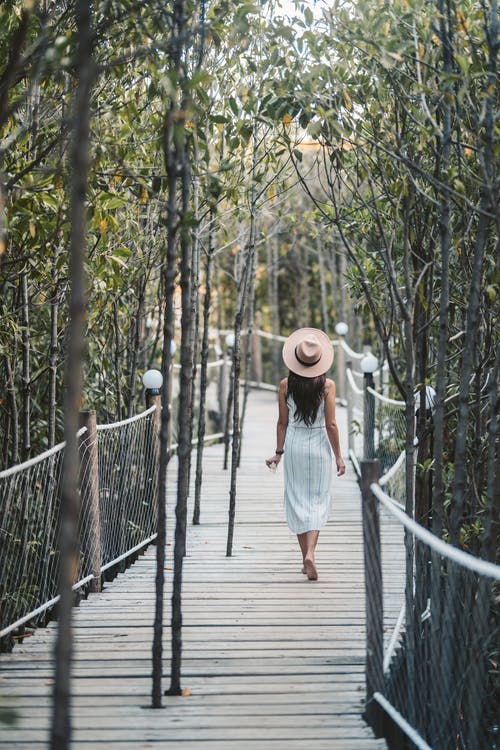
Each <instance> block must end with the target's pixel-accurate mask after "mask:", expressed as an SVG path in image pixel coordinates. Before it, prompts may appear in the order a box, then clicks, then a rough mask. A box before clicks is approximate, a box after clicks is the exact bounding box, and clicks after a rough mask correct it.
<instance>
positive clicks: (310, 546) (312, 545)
mask: <svg viewBox="0 0 500 750" xmlns="http://www.w3.org/2000/svg"><path fill="white" fill-rule="evenodd" d="M318 537H319V531H316V530H312V531H306V532H304V533H303V534H297V539H298V540H299V544H300V549H301V551H302V559H303V561H304V567H303V568H302V572H303V573H304V574H305V575H307V577H308V578H309V580H310V581H316V580H317V578H318V572H317V570H316V566H315V564H314V553H315V551H316V545H317V543H318Z"/></svg>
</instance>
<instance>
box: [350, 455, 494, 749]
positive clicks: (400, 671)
mask: <svg viewBox="0 0 500 750" xmlns="http://www.w3.org/2000/svg"><path fill="white" fill-rule="evenodd" d="M364 470H365V471H367V468H366V467H364ZM386 484H387V483H386ZM363 498H364V500H363V502H364V504H365V503H366V504H367V505H368V507H371V512H372V513H375V514H376V515H377V516H378V518H379V521H378V522H376V523H375V527H377V525H379V527H380V535H378V534H377V533H372V534H370V535H368V536H369V538H368V539H367V548H366V549H365V561H366V562H367V564H366V566H365V575H366V577H367V582H366V591H367V616H368V618H369V620H370V621H371V622H373V620H374V616H373V610H378V608H379V601H377V599H380V596H379V595H377V594H375V595H374V596H372V592H380V591H382V590H383V591H384V597H383V604H384V607H385V606H386V603H387V602H388V601H390V599H391V594H392V599H393V601H394V603H395V602H396V601H397V599H398V598H399V599H401V598H402V597H401V591H399V592H398V595H397V596H394V592H395V574H394V569H395V566H394V565H390V564H389V566H388V567H387V568H386V567H385V566H384V564H382V566H381V568H379V571H380V575H378V574H377V571H376V566H375V569H374V566H373V565H371V564H370V561H373V560H377V559H378V558H379V557H380V555H381V556H382V559H383V558H384V556H385V555H386V554H387V555H388V557H389V558H390V557H391V555H392V556H393V555H394V546H392V547H389V546H387V545H384V527H385V528H386V531H387V530H388V529H390V530H391V533H392V537H393V540H394V539H395V536H396V535H397V529H399V537H400V538H402V537H403V535H405V536H406V538H407V543H406V549H407V550H408V549H410V550H413V554H412V556H411V559H410V561H409V562H408V560H407V564H410V565H411V566H412V567H411V570H412V572H413V575H412V576H411V580H412V581H413V586H412V591H411V592H408V591H406V602H408V601H410V602H411V606H410V607H408V606H405V604H404V603H403V606H402V607H401V609H400V614H399V617H398V620H397V622H396V625H395V627H394V629H393V631H392V632H391V636H390V639H389V641H387V632H383V629H382V628H379V632H378V633H377V632H375V631H372V632H371V633H370V634H369V638H370V639H371V640H372V641H373V643H372V650H373V651H374V652H377V643H378V644H380V648H378V650H379V651H380V650H382V653H383V658H382V661H381V662H380V663H379V664H377V665H376V671H377V672H378V674H377V675H376V679H375V680H373V682H372V686H371V687H372V690H371V691H370V692H369V694H368V696H367V699H368V702H367V716H368V717H369V718H371V720H372V723H374V724H378V725H379V728H380V725H381V724H387V721H388V720H390V722H391V723H392V725H393V730H392V736H393V737H394V726H395V727H396V728H397V729H396V731H399V732H400V733H401V737H406V738H408V739H409V740H410V741H411V742H412V743H413V744H414V745H415V746H416V747H419V748H426V750H493V749H494V748H496V747H497V746H498V736H499V726H498V670H497V667H496V663H497V658H498V637H499V634H500V625H499V611H498V590H499V587H498V584H499V582H500V566H498V565H495V564H494V563H492V562H489V561H486V560H482V559H480V558H477V557H475V556H474V555H471V554H470V553H468V552H465V551H464V550H461V549H459V548H457V547H454V546H452V545H450V544H448V543H447V542H446V541H445V540H443V539H440V538H439V537H437V536H436V535H435V534H433V533H432V532H431V531H429V530H428V529H426V528H424V527H423V526H421V525H420V524H418V523H417V522H416V521H415V520H414V519H412V518H410V517H409V516H408V515H407V514H406V512H405V511H404V510H403V509H402V508H401V507H400V506H399V504H398V503H397V502H396V501H395V500H394V498H392V497H390V496H389V495H388V494H387V492H385V491H384V490H383V489H382V487H381V486H380V483H379V482H371V483H369V484H368V489H367V486H366V484H365V491H364V494H363ZM409 542H411V543H409ZM388 562H389V560H388ZM400 583H401V582H400ZM386 590H387V591H388V593H389V596H388V597H387V596H386V595H385V591H386ZM409 593H410V596H408V594H409ZM370 611H372V616H371V618H370ZM379 617H380V614H379ZM383 621H384V624H386V622H387V616H386V612H384V616H383ZM385 630H386V631H387V628H385ZM373 644H375V645H373ZM376 706H378V707H379V711H380V713H379V715H378V716H377V710H376ZM400 742H401V745H402V744H403V739H401V740H400Z"/></svg>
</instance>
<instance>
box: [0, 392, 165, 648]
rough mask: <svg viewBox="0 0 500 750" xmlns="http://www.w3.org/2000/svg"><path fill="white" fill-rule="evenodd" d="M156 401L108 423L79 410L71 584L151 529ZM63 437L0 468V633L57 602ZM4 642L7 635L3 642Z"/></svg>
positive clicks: (97, 575)
mask: <svg viewBox="0 0 500 750" xmlns="http://www.w3.org/2000/svg"><path fill="white" fill-rule="evenodd" d="M157 417H158V407H157V406H156V405H155V406H152V407H151V408H150V409H148V410H147V411H145V412H143V413H142V414H139V415H137V416H135V417H132V418H130V419H126V420H124V421H122V422H116V423H114V424H107V425H96V423H95V412H87V413H85V418H86V426H85V427H83V429H82V430H80V432H79V437H80V488H79V489H80V497H81V512H80V519H79V538H80V559H79V565H78V570H76V571H75V573H74V578H75V583H74V586H73V588H74V589H75V591H77V590H79V589H84V588H87V589H89V590H90V589H94V590H96V589H98V588H99V584H100V579H101V576H102V575H103V574H104V573H105V572H106V571H108V570H109V569H111V568H116V566H117V565H118V564H120V563H122V564H123V561H125V560H126V559H127V558H128V559H130V558H131V557H132V556H133V555H134V554H135V553H137V552H138V551H139V550H141V549H142V548H143V547H145V546H146V545H147V544H149V543H150V542H151V541H152V540H153V539H154V538H155V536H156V497H157V491H158V490H157V488H158V482H157V477H158V461H157V428H156V426H155V425H156V424H157ZM64 449H65V443H60V444H59V445H56V446H54V448H52V449H51V450H48V451H45V452H44V453H42V454H41V455H39V456H37V457H36V458H34V459H31V460H30V461H26V462H25V463H23V464H20V465H19V466H14V467H12V468H11V469H7V470H6V471H2V472H1V473H0V497H1V503H0V539H1V545H0V570H1V571H2V578H1V588H0V612H1V620H0V639H2V640H3V645H4V646H5V645H7V642H8V638H9V635H10V634H12V633H15V632H16V631H17V630H18V629H19V628H20V627H21V626H23V625H25V624H26V623H30V624H31V625H36V624H39V623H40V622H43V621H44V619H45V618H46V616H47V613H48V612H49V610H51V609H52V608H53V607H54V606H55V605H56V604H57V602H58V600H59V595H58V583H59V549H58V534H59V506H60V486H61V477H62V465H63V460H64ZM6 641H7V642H6Z"/></svg>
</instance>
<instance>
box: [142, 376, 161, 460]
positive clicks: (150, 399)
mask: <svg viewBox="0 0 500 750" xmlns="http://www.w3.org/2000/svg"><path fill="white" fill-rule="evenodd" d="M152 406H156V409H155V410H154V412H153V414H152V422H153V435H154V438H155V442H154V455H155V457H156V458H157V460H159V457H160V450H159V449H160V427H161V395H160V394H159V393H155V392H154V391H153V392H151V391H149V390H147V391H146V408H147V409H150V408H151V407H152Z"/></svg>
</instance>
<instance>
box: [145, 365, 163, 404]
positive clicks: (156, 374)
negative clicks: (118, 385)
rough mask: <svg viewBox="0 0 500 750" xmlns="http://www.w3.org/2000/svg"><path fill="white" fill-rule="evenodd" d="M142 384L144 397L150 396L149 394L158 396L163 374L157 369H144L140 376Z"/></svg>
mask: <svg viewBox="0 0 500 750" xmlns="http://www.w3.org/2000/svg"><path fill="white" fill-rule="evenodd" d="M142 384H143V386H144V388H145V389H146V399H149V398H151V396H159V394H160V388H161V387H162V385H163V375H162V374H161V372H160V371H159V370H146V372H145V373H144V375H143V376H142ZM149 405H150V404H149Z"/></svg>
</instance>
